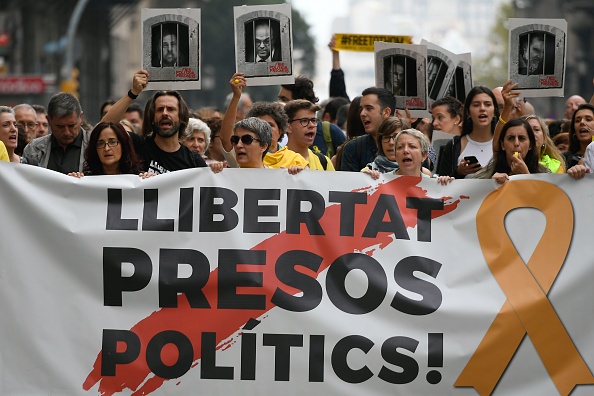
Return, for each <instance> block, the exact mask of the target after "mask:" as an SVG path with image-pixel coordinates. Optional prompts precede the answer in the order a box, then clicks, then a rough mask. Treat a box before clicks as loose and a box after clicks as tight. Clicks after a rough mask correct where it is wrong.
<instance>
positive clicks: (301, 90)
mask: <svg viewBox="0 0 594 396" xmlns="http://www.w3.org/2000/svg"><path fill="white" fill-rule="evenodd" d="M281 87H283V88H285V89H288V90H289V91H291V93H292V94H293V100H295V99H305V100H309V101H310V102H311V103H318V102H319V101H320V99H318V97H317V96H316V93H315V92H314V89H313V88H314V83H313V81H311V80H310V79H309V78H307V77H305V76H298V77H296V78H295V84H282V85H281Z"/></svg>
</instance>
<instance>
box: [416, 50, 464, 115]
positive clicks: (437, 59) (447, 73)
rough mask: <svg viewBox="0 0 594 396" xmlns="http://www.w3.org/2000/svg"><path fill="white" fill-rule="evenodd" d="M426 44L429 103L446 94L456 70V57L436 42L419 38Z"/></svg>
mask: <svg viewBox="0 0 594 396" xmlns="http://www.w3.org/2000/svg"><path fill="white" fill-rule="evenodd" d="M421 45H426V46H427V92H428V95H429V101H430V104H433V102H434V101H435V100H437V99H439V98H443V97H444V96H446V93H447V92H448V89H449V86H450V82H451V80H452V77H453V76H454V73H455V71H456V64H457V63H458V57H457V56H456V55H455V54H454V53H452V52H450V51H448V50H446V49H445V48H443V47H440V46H438V45H437V44H434V43H431V42H429V41H427V40H421Z"/></svg>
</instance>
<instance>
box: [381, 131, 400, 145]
mask: <svg viewBox="0 0 594 396" xmlns="http://www.w3.org/2000/svg"><path fill="white" fill-rule="evenodd" d="M396 136H398V134H397V133H396V134H394V135H387V136H382V143H388V142H391V141H392V140H393V141H396Z"/></svg>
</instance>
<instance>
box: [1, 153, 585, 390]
mask: <svg viewBox="0 0 594 396" xmlns="http://www.w3.org/2000/svg"><path fill="white" fill-rule="evenodd" d="M593 183H594V178H592V177H590V176H588V177H586V178H585V179H584V180H580V181H575V180H573V179H571V178H569V176H567V175H528V176H521V177H520V176H514V177H512V180H510V181H509V182H507V183H506V184H505V185H503V186H498V185H497V184H496V183H495V182H494V181H493V180H455V181H454V182H452V183H451V184H449V185H448V186H445V187H443V186H440V185H438V184H437V182H436V180H435V179H428V178H414V177H393V176H391V177H390V176H384V177H382V178H380V179H379V180H377V181H374V180H372V179H371V178H370V177H369V176H368V175H365V174H362V173H348V172H316V171H307V170H306V171H303V172H301V173H300V174H298V175H289V174H288V172H286V171H285V170H282V169H280V170H242V169H226V170H224V171H223V172H222V173H220V174H214V173H212V172H211V171H210V170H209V169H206V168H205V169H191V170H185V171H179V172H172V173H168V174H164V175H159V176H156V177H153V178H150V179H145V180H143V179H140V178H139V177H137V176H134V175H123V176H94V177H91V176H87V177H84V178H82V179H76V178H72V177H68V176H65V175H62V174H58V173H55V172H52V171H48V170H45V169H41V168H37V167H33V166H25V165H20V164H9V163H0V205H1V207H2V208H3V214H2V223H1V225H0V315H1V317H2V322H1V324H0V337H1V339H2V340H3V342H2V343H0V359H1V360H0V362H1V363H0V369H1V372H2V379H1V381H0V394H2V395H23V394H27V395H29V394H31V395H38V394H44V395H45V394H64V395H66V394H67V395H77V394H81V395H97V394H101V395H141V394H144V395H148V394H151V395H188V394H200V395H238V394H241V395H263V394H268V395H276V394H282V395H303V394H311V395H474V394H477V392H478V393H479V394H490V393H492V394H494V395H507V394H522V395H543V394H563V395H566V394H569V393H570V392H571V391H572V390H573V393H572V394H573V395H586V394H590V393H591V392H592V389H593V388H592V385H591V384H592V383H594V377H593V376H592V373H591V367H594V342H593V341H594V331H593V330H594V329H593V327H594V321H593V320H592V317H593V316H594V306H593V304H591V303H590V302H591V301H593V300H594V288H592V286H591V284H592V280H593V279H594V266H593V265H592V259H591V254H590V251H591V235H590V232H589V231H590V229H591V222H592V218H593V215H594V209H593V208H592V205H591V200H590V197H591V195H592V190H593V187H594V184H593ZM582 384H589V385H582Z"/></svg>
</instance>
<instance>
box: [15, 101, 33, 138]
mask: <svg viewBox="0 0 594 396" xmlns="http://www.w3.org/2000/svg"><path fill="white" fill-rule="evenodd" d="M14 114H15V118H16V122H17V124H19V125H20V126H22V127H23V128H24V129H25V133H26V134H27V142H30V141H31V140H33V139H35V137H36V135H37V125H38V124H37V113H36V112H35V109H34V108H33V106H31V105H28V104H26V103H22V104H19V105H16V106H14Z"/></svg>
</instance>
